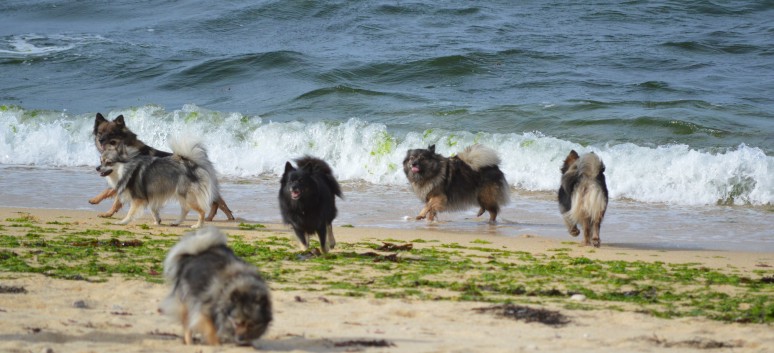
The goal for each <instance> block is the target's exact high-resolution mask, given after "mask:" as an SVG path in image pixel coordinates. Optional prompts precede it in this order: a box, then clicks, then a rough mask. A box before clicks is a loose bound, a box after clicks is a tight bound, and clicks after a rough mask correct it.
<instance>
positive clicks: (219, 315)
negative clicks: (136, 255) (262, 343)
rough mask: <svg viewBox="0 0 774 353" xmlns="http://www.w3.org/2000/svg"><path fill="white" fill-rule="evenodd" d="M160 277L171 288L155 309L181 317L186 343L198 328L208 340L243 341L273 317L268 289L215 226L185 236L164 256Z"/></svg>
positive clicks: (259, 333)
mask: <svg viewBox="0 0 774 353" xmlns="http://www.w3.org/2000/svg"><path fill="white" fill-rule="evenodd" d="M164 278H165V279H166V280H167V282H168V283H169V284H171V285H172V286H173V287H172V291H171V292H170V293H169V296H168V297H167V298H166V299H165V300H164V301H163V302H162V304H161V307H160V308H159V311H160V312H161V313H163V314H166V315H170V316H172V317H175V318H177V319H179V320H180V322H181V323H182V324H183V331H184V335H183V340H184V342H185V344H191V343H193V333H194V332H199V333H201V334H202V336H203V339H204V341H205V343H207V344H212V345H217V344H220V343H226V342H233V343H236V344H239V345H247V344H250V343H252V342H253V341H255V340H257V339H258V338H260V337H261V336H262V335H263V334H264V332H266V329H267V328H268V326H269V323H271V321H272V305H271V298H270V296H269V287H268V286H267V285H266V283H265V282H264V280H263V278H261V276H260V274H259V273H258V269H257V268H255V266H253V265H250V264H248V263H246V262H245V261H243V260H242V259H240V258H238V257H237V256H236V255H235V254H234V252H233V251H232V250H231V249H229V248H228V246H226V236H225V235H224V234H223V233H221V232H220V231H218V229H217V228H216V227H211V226H210V227H205V228H203V229H200V230H199V231H198V232H196V233H190V234H187V235H185V236H184V237H183V239H181V240H180V242H179V243H177V245H175V246H174V247H173V248H172V249H171V250H170V251H169V253H168V254H167V257H166V259H165V260H164Z"/></svg>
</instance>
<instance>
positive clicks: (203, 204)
mask: <svg viewBox="0 0 774 353" xmlns="http://www.w3.org/2000/svg"><path fill="white" fill-rule="evenodd" d="M170 147H171V148H172V155H171V156H167V157H153V156H149V155H145V154H142V153H140V151H139V150H138V149H136V148H133V147H131V146H127V145H124V144H115V145H106V146H105V148H104V150H103V152H102V155H101V158H100V162H101V163H100V166H99V167H97V171H99V173H100V175H101V176H103V177H106V179H107V180H108V183H109V184H110V185H111V186H112V187H114V188H115V189H116V193H117V197H121V198H122V199H123V200H124V202H127V201H130V202H131V207H130V208H129V212H128V213H127V214H126V217H124V219H122V220H121V221H119V222H118V223H117V224H127V223H129V222H130V221H131V220H132V219H133V218H134V216H135V214H136V213H137V211H139V210H141V209H143V208H144V207H148V208H150V210H151V214H152V216H153V220H154V221H155V223H156V225H160V224H161V218H160V217H159V209H161V207H162V206H164V204H165V203H166V202H167V201H168V200H170V199H171V198H173V197H174V198H177V200H178V202H179V203H180V209H181V210H180V218H178V220H177V221H176V222H175V223H172V224H171V225H173V226H176V225H179V224H180V223H182V222H183V221H184V220H185V217H186V216H187V215H188V212H189V211H190V210H191V209H193V210H194V211H196V212H197V213H199V219H198V222H197V223H196V224H194V225H193V226H191V228H199V227H201V226H202V224H203V223H204V214H205V212H206V211H207V210H209V207H210V205H212V202H213V200H214V199H215V198H217V195H219V186H218V179H217V175H216V172H215V168H214V167H213V165H212V162H210V160H209V158H208V157H207V150H206V149H205V148H204V146H203V145H202V144H201V143H200V142H198V141H194V140H191V139H180V140H176V141H171V142H170Z"/></svg>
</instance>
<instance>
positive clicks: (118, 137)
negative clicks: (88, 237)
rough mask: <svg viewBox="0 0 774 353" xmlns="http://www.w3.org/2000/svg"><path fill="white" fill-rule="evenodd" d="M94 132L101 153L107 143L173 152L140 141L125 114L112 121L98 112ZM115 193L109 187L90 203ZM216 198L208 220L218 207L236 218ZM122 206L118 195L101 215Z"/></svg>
mask: <svg viewBox="0 0 774 353" xmlns="http://www.w3.org/2000/svg"><path fill="white" fill-rule="evenodd" d="M93 134H94V144H95V145H96V147H97V150H98V151H99V152H100V153H102V152H104V151H105V146H107V145H113V146H117V145H123V146H125V147H126V148H127V149H129V150H132V152H136V153H138V154H140V155H144V156H150V157H169V156H171V155H172V153H169V152H165V151H161V150H157V149H155V148H153V147H150V146H148V145H146V144H145V143H143V142H142V141H140V140H139V139H138V138H137V134H135V133H134V132H132V130H129V128H128V127H127V126H126V123H125V122H124V116H123V115H119V116H118V117H117V118H115V119H113V120H112V121H110V120H107V119H105V117H104V116H102V114H100V113H97V116H96V118H95V119H94V132H93ZM115 195H116V190H115V189H114V188H112V187H111V188H107V189H105V191H103V192H101V193H100V194H99V195H97V196H95V197H93V198H91V199H90V200H89V203H91V204H94V205H96V204H98V203H100V202H102V201H103V200H105V199H107V198H111V197H114V196H115ZM214 200H215V201H214V202H213V204H212V207H210V212H209V214H208V215H207V218H206V220H207V221H208V222H209V221H212V219H213V218H214V217H215V214H216V213H217V212H218V209H221V210H222V211H223V213H225V214H226V217H227V218H228V219H229V220H234V215H233V214H232V213H231V210H230V209H229V208H228V205H226V202H225V201H224V200H223V198H222V197H221V196H220V195H215V199H214ZM122 206H123V205H122V204H121V200H120V198H117V197H116V198H115V201H113V205H112V207H110V210H108V211H107V212H105V213H100V214H99V216H100V217H112V216H113V215H114V214H115V213H116V212H118V210H120V209H121V207H122Z"/></svg>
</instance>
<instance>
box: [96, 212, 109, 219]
mask: <svg viewBox="0 0 774 353" xmlns="http://www.w3.org/2000/svg"><path fill="white" fill-rule="evenodd" d="M97 217H101V218H112V217H113V214H112V213H100V214H98V215H97Z"/></svg>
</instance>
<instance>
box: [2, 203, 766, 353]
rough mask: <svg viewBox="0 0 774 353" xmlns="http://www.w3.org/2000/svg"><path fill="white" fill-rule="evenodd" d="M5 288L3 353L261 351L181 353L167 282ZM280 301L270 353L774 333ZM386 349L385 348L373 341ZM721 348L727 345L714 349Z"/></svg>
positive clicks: (599, 345) (692, 323) (488, 348)
mask: <svg viewBox="0 0 774 353" xmlns="http://www.w3.org/2000/svg"><path fill="white" fill-rule="evenodd" d="M19 211H23V212H28V213H30V214H32V215H33V216H34V217H36V218H38V219H40V220H41V221H47V220H51V221H53V220H57V219H61V217H67V218H69V219H70V222H72V223H73V225H72V226H71V228H75V229H79V228H80V229H88V228H94V227H119V226H106V225H105V220H104V219H101V218H98V217H97V216H96V213H92V212H86V211H70V210H43V209H24V210H19V209H8V208H0V218H2V219H6V218H10V217H18V213H17V212H19ZM146 217H147V216H146ZM76 220H77V221H76ZM238 222H239V221H236V222H226V221H217V222H214V224H215V225H217V226H219V227H221V228H223V229H224V230H225V231H226V232H229V231H230V230H235V229H238V227H237V225H238ZM130 227H132V226H130ZM272 227H278V228H280V229H281V228H282V226H281V225H273V226H272ZM178 231H179V229H178ZM335 231H336V236H337V240H338V241H339V242H345V243H346V242H357V241H359V240H362V239H387V238H389V239H397V240H411V239H418V238H422V239H428V240H430V239H438V240H441V241H442V242H459V243H467V242H469V240H470V239H471V238H476V237H479V238H481V237H486V236H487V235H485V234H484V235H482V234H466V233H449V232H444V231H431V230H428V231H405V230H392V229H364V228H357V229H353V228H336V230H335ZM0 233H2V232H1V231H0ZM287 234H288V236H289V237H290V236H292V235H291V233H287ZM255 236H261V235H260V233H258V234H257V235H255ZM486 239H487V240H489V241H491V242H492V243H493V244H492V245H493V246H500V247H507V248H509V249H513V250H519V251H527V252H530V253H534V254H538V253H544V252H546V251H548V250H549V249H552V248H557V247H568V245H567V244H566V243H562V242H559V241H556V240H552V239H546V238H541V237H539V236H521V237H495V236H492V237H488V238H486ZM568 240H570V238H569V237H568ZM570 247H571V251H570V255H571V256H581V255H582V256H585V257H588V258H592V259H602V260H612V259H621V260H630V261H631V260H638V259H639V260H643V261H646V260H652V259H654V258H657V259H658V260H659V261H664V262H667V263H688V262H691V263H702V264H704V265H705V266H707V267H709V268H727V267H733V268H736V269H740V270H742V271H749V272H750V273H752V271H754V270H756V269H757V270H760V269H761V268H762V267H763V268H766V266H774V254H772V253H769V252H766V253H736V252H712V251H657V250H645V249H628V248H606V247H604V245H603V247H602V248H601V249H596V250H593V251H592V250H591V249H589V248H584V247H576V246H570ZM334 251H335V250H334ZM0 284H2V285H5V286H17V287H24V288H25V289H26V291H27V292H26V293H18V294H12V293H3V294H0V318H2V319H1V320H0V351H2V352H33V353H38V352H237V351H239V352H248V351H253V350H254V348H251V347H235V346H233V345H225V346H220V347H210V346H202V345H194V346H184V345H183V344H182V339H181V338H180V334H181V329H180V326H179V325H178V324H176V323H175V322H173V321H172V320H171V319H169V318H167V317H164V316H161V315H159V314H158V313H157V312H156V308H157V305H158V303H159V301H160V300H161V299H162V298H163V297H164V296H165V295H166V293H167V290H168V289H167V287H166V286H165V285H162V284H154V283H149V282H144V281H140V280H137V279H126V278H121V277H113V278H111V279H110V280H108V281H107V282H101V283H92V282H87V281H70V280H60V279H53V278H50V277H46V276H43V275H38V274H27V273H9V272H2V273H0ZM272 295H273V301H274V313H275V320H274V322H273V323H272V325H271V327H270V329H269V331H268V332H267V334H266V335H265V336H264V337H263V338H262V339H261V340H260V341H259V343H258V344H257V347H256V348H257V349H258V350H260V351H264V352H535V351H543V352H559V351H561V352H589V351H595V352H661V351H668V352H698V351H702V352H772V351H774V350H772V347H774V328H772V327H771V326H770V325H761V324H729V323H723V322H719V321H713V320H709V319H705V318H681V319H660V318H656V317H653V316H650V315H646V314H639V313H636V312H626V311H612V310H565V309H557V310H560V311H561V312H562V313H563V314H565V315H566V316H568V317H569V319H570V323H569V324H567V325H564V326H561V327H554V326H547V325H543V324H541V323H534V322H533V323H526V322H522V321H515V320H510V319H506V318H501V317H498V316H495V315H493V314H491V313H480V312H478V311H476V310H474V309H476V308H482V307H489V306H491V305H492V304H489V303H477V302H456V301H429V300H428V301H422V300H401V299H373V298H353V297H341V296H335V295H327V294H320V292H312V291H308V292H307V291H296V290H294V291H287V290H275V291H273V293H272ZM555 309H556V308H555ZM379 343H383V344H386V345H387V346H383V347H369V346H368V344H379ZM718 345H720V346H725V347H720V348H717V347H716V346H718ZM713 347H715V348H713Z"/></svg>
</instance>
